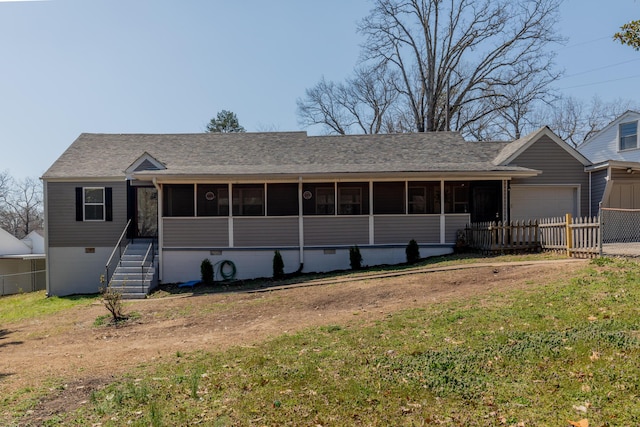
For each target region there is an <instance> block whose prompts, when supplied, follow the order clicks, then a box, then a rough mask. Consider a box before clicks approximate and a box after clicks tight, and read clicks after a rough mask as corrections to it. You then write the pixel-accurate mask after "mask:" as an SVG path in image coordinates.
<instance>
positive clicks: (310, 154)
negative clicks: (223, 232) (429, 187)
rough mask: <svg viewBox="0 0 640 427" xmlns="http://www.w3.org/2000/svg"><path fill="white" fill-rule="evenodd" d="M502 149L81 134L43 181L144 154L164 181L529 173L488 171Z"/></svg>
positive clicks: (454, 138)
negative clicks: (317, 175) (158, 168)
mask: <svg viewBox="0 0 640 427" xmlns="http://www.w3.org/2000/svg"><path fill="white" fill-rule="evenodd" d="M506 144H507V143H504V142H468V141H465V140H464V139H463V138H462V136H460V134H459V133H457V132H433V133H407V134H393V135H348V136H307V134H306V132H268V133H227V134H215V133H199V134H89V133H83V134H81V135H80V136H79V137H78V139H76V140H75V141H74V142H73V143H72V144H71V146H70V147H69V148H68V149H67V150H66V151H65V152H64V153H63V154H62V155H61V156H60V157H59V158H58V160H56V161H55V162H54V164H53V165H52V166H51V167H50V168H49V169H48V170H47V171H46V172H45V173H44V175H43V178H44V179H54V178H97V177H100V178H118V177H124V176H125V172H124V171H125V170H126V169H127V168H128V167H129V166H130V165H131V164H132V163H133V162H135V161H136V160H137V159H139V158H140V156H141V155H143V154H144V153H148V154H149V155H150V156H153V158H154V159H157V160H158V161H159V162H161V163H162V164H164V165H166V168H167V169H166V170H164V171H153V173H154V174H170V175H247V174H313V173H348V172H370V173H380V172H430V171H434V172H438V171H449V172H491V171H507V172H508V171H512V172H515V171H527V169H524V168H518V167H508V166H500V165H496V164H494V163H493V159H494V158H495V157H496V156H497V155H498V153H499V152H500V151H501V150H502V149H503V148H504V147H505V145H506Z"/></svg>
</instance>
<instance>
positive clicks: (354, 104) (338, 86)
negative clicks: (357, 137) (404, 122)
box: [297, 67, 398, 135]
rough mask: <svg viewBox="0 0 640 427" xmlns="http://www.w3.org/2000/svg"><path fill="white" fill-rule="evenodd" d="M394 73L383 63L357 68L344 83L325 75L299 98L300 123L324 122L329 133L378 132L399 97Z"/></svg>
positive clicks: (306, 124)
mask: <svg viewBox="0 0 640 427" xmlns="http://www.w3.org/2000/svg"><path fill="white" fill-rule="evenodd" d="M394 86H395V85H394V76H393V75H392V74H390V73H388V72H387V70H386V68H385V67H375V68H364V67H362V68H359V69H357V70H356V71H355V73H354V76H353V77H351V78H349V79H347V81H346V82H345V83H334V82H331V81H329V82H328V81H326V80H325V79H324V77H323V78H322V79H321V80H320V82H319V83H317V84H316V85H315V86H314V87H313V88H311V89H307V90H306V91H305V97H304V99H298V101H297V105H298V117H299V122H300V124H301V125H303V126H312V125H323V126H325V128H326V129H328V130H329V132H330V133H337V134H341V135H344V134H347V133H352V132H353V131H354V129H355V131H356V132H360V133H380V132H381V131H386V129H385V126H386V125H389V122H388V116H390V115H391V108H392V107H393V105H394V103H395V102H396V100H397V98H398V92H397V91H396V90H394Z"/></svg>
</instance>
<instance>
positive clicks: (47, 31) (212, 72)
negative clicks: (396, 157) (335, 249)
mask: <svg viewBox="0 0 640 427" xmlns="http://www.w3.org/2000/svg"><path fill="white" fill-rule="evenodd" d="M369 9H370V3H369V2H368V1H367V0H322V1H312V0H308V1H307V0H269V1H266V0H224V1H223V0H49V1H6V0H0V146H1V151H0V171H5V170H6V171H8V172H9V173H10V174H11V175H13V176H14V177H16V178H24V177H39V176H41V175H42V173H43V172H44V171H45V170H46V169H47V168H48V167H49V166H50V165H51V164H52V163H53V162H54V161H55V160H56V158H57V157H58V156H59V155H60V154H61V153H62V152H63V151H64V150H65V149H66V148H67V147H68V146H69V144H71V142H73V140H74V139H75V138H76V137H77V136H78V135H79V134H80V133H82V132H106V133H130V132H140V133H181V132H202V131H204V128H205V126H206V123H207V122H208V121H209V120H210V119H211V118H212V117H214V116H215V114H216V113H217V112H218V111H220V110H223V109H226V110H231V111H233V112H235V113H236V114H237V116H238V118H239V120H240V123H241V124H242V125H243V126H244V127H245V128H246V129H247V130H248V131H265V130H281V131H286V130H299V129H300V127H299V125H298V123H297V117H296V99H297V98H299V97H302V96H303V95H304V90H305V89H306V88H309V87H312V86H313V85H314V84H315V83H316V82H317V81H318V80H319V79H320V77H321V76H323V75H324V76H325V77H326V78H327V79H330V80H336V81H342V80H343V79H344V78H345V77H347V76H348V75H349V74H350V72H351V71H352V70H353V67H354V65H355V63H356V60H357V57H358V54H359V44H360V43H361V42H362V39H361V38H360V36H359V35H358V34H357V33H356V31H355V29H356V24H357V22H358V21H359V20H360V19H361V18H363V17H364V16H365V15H367V12H368V11H369ZM638 18H640V2H639V1H637V0H616V1H615V2H604V1H602V0H565V2H564V4H563V7H562V17H561V19H562V21H561V22H560V24H559V25H560V27H559V28H560V32H561V34H563V35H564V36H565V37H567V38H568V42H567V44H566V46H565V47H559V48H558V50H557V53H558V57H557V60H556V62H557V64H558V67H559V68H560V69H564V70H565V74H566V76H567V77H565V78H563V79H562V80H560V81H558V82H557V87H559V88H562V89H563V92H564V93H567V94H570V95H573V96H576V97H579V98H582V99H584V100H589V99H591V98H592V97H593V96H594V95H598V96H600V97H601V98H602V99H603V100H604V101H610V100H613V99H615V98H618V97H624V98H631V99H634V100H636V101H640V99H638V89H640V52H636V51H634V50H633V49H631V48H629V47H626V46H621V45H619V44H617V43H614V42H613V41H612V39H611V36H612V35H613V33H614V32H615V31H616V30H617V29H618V28H619V26H620V25H621V24H623V23H625V22H628V21H629V20H631V19H638Z"/></svg>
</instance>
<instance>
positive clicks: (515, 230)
mask: <svg viewBox="0 0 640 427" xmlns="http://www.w3.org/2000/svg"><path fill="white" fill-rule="evenodd" d="M465 232H466V233H465V234H466V243H467V245H468V246H469V247H470V248H472V249H476V250H480V251H482V252H510V251H514V252H515V251H539V250H546V251H562V252H566V253H567V255H568V256H573V257H593V256H598V255H600V249H601V245H600V238H601V237H600V236H601V235H600V221H599V219H598V218H597V217H593V218H589V217H585V218H573V217H572V216H571V215H570V214H567V215H566V216H565V217H564V218H563V217H559V218H543V219H539V220H535V221H526V222H525V221H522V222H519V221H515V222H509V223H502V222H482V223H473V224H470V225H469V226H467V228H466V230H465Z"/></svg>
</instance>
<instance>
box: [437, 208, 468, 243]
mask: <svg viewBox="0 0 640 427" xmlns="http://www.w3.org/2000/svg"><path fill="white" fill-rule="evenodd" d="M470 222H471V217H470V216H469V215H468V214H462V215H460V214H457V215H452V214H449V215H446V218H445V225H444V242H445V243H455V242H456V240H457V239H458V230H464V229H465V227H466V226H467V224H469V223H470Z"/></svg>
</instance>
